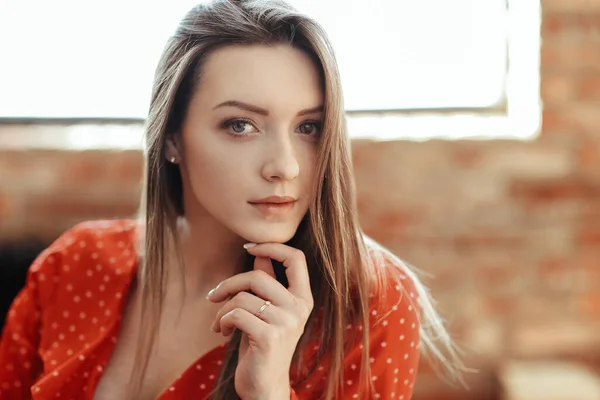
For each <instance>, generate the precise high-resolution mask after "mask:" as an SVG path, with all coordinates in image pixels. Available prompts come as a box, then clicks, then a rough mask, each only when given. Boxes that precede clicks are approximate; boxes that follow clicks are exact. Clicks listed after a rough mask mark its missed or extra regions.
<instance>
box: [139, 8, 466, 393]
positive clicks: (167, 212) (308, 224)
mask: <svg viewBox="0 0 600 400" xmlns="http://www.w3.org/2000/svg"><path fill="white" fill-rule="evenodd" d="M281 43H285V44H288V45H290V46H294V47H296V48H298V49H301V50H303V51H304V52H305V53H306V54H307V55H309V56H310V57H311V58H312V59H313V60H314V62H315V65H316V66H317V67H318V68H319V70H320V73H321V78H322V84H323V91H324V98H325V112H324V114H325V116H324V123H323V135H322V137H321V139H320V143H319V150H318V162H317V167H316V180H315V182H314V185H315V187H314V193H315V194H316V196H315V198H314V201H313V203H312V204H311V206H310V208H309V211H308V213H307V215H306V217H305V218H304V220H303V221H302V223H301V224H300V227H299V228H298V230H297V233H296V235H295V237H294V238H293V239H292V240H291V241H290V243H289V244H290V245H292V246H294V247H297V248H299V249H301V250H302V251H303V252H304V253H305V254H306V259H307V262H308V268H309V271H310V275H311V288H312V291H313V296H314V299H315V307H314V310H315V311H313V313H312V315H311V317H310V318H309V320H308V322H307V325H306V329H305V333H304V335H303V336H302V338H301V339H300V342H299V344H298V347H297V349H296V352H295V354H294V358H293V363H292V368H295V369H296V370H297V371H300V370H302V371H307V368H308V372H307V374H309V373H310V370H311V369H314V367H315V365H316V364H314V365H312V366H306V365H304V364H303V360H301V359H300V355H301V353H302V349H303V348H304V346H305V344H306V343H307V341H308V340H311V339H314V338H317V339H318V340H319V343H320V349H319V351H318V354H317V362H318V361H319V360H321V359H323V358H324V357H326V358H327V360H328V371H329V373H328V377H327V381H326V382H325V391H324V395H323V397H324V398H325V399H334V398H337V397H338V396H339V394H340V393H341V391H342V390H343V385H341V382H342V381H343V359H344V353H345V351H346V350H347V346H348V344H349V343H350V342H351V340H350V338H349V337H348V335H347V329H346V326H347V325H348V324H357V325H362V326H363V327H364V328H363V330H362V331H361V332H362V338H359V339H361V340H362V344H363V353H362V362H361V368H362V370H361V371H362V373H361V374H360V376H361V382H360V388H361V389H362V390H363V391H362V392H361V393H364V396H365V398H370V396H369V391H370V390H371V389H370V383H371V379H370V366H369V351H368V349H369V329H368V327H369V313H368V311H369V293H370V290H371V289H372V288H373V287H374V285H376V286H378V287H385V285H383V284H382V282H381V281H382V280H383V279H390V278H389V274H388V275H386V277H387V278H386V277H384V274H383V269H384V268H383V267H384V265H387V266H388V268H387V269H388V270H390V269H395V270H396V271H397V272H403V273H405V274H409V275H410V277H411V278H413V280H414V282H415V284H416V286H417V291H418V299H419V302H420V309H421V313H422V314H421V338H422V343H423V344H424V346H423V350H426V351H427V350H429V353H430V354H432V355H433V356H434V358H435V359H437V360H438V361H441V364H442V365H443V366H445V367H447V371H449V372H451V373H452V375H454V376H456V375H457V372H458V370H459V369H460V368H461V367H462V364H460V361H459V358H458V356H457V354H456V351H455V347H454V345H453V343H452V341H451V340H450V337H449V336H448V334H447V332H446V330H445V328H444V326H443V324H442V323H441V319H440V318H439V316H438V315H437V313H436V312H435V310H434V308H433V307H432V306H431V300H430V297H429V295H428V293H427V291H426V289H425V288H424V287H423V286H422V285H421V283H420V282H419V280H418V279H417V277H416V276H415V275H414V273H413V271H411V270H410V269H409V268H408V267H407V266H406V265H405V264H403V263H402V262H401V261H400V260H398V259H397V258H396V257H394V256H392V255H391V254H390V253H387V252H386V251H385V249H383V248H380V247H379V246H378V245H377V244H376V243H375V242H374V241H372V240H370V239H369V238H366V237H365V236H364V235H363V233H362V232H361V229H360V226H359V223H358V217H357V206H356V195H355V188H354V178H353V173H352V163H351V157H350V143H349V138H348V135H347V132H346V123H345V115H344V107H343V99H342V90H341V86H340V77H339V73H338V67H337V64H336V60H335V56H334V53H333V50H332V47H331V44H330V42H329V40H328V38H327V35H326V34H325V32H324V31H323V29H322V28H321V26H320V25H319V24H318V23H316V22H315V21H314V20H313V19H311V18H309V17H307V16H305V15H303V14H301V13H299V12H297V11H296V10H294V9H293V8H292V7H290V6H289V5H288V4H286V3H285V2H283V1H279V0H273V1H263V0H251V1H244V0H217V1H214V2H212V3H210V4H199V5H197V6H195V7H193V8H192V9H191V10H190V11H189V12H188V13H187V14H186V15H185V16H184V17H183V19H182V20H181V22H180V23H179V26H178V27H177V29H176V31H175V33H174V34H173V35H172V36H171V37H170V38H169V40H168V42H167V44H166V47H165V49H164V51H163V54H162V57H161V59H160V62H159V65H158V68H157V70H156V74H155V81H154V86H153V91H152V97H151V104H150V110H149V115H148V118H147V121H146V131H145V135H146V136H145V152H146V157H145V176H144V179H145V185H144V189H143V191H142V199H141V208H140V218H141V219H142V222H143V225H145V234H144V235H143V238H142V240H141V242H140V263H141V264H140V268H139V270H138V277H137V278H138V283H139V290H140V294H141V301H142V303H141V304H142V305H141V306H142V313H141V314H142V320H141V332H142V337H141V340H139V341H138V346H137V351H136V355H135V357H136V359H135V363H134V366H135V367H134V371H133V376H132V380H131V384H130V386H129V388H128V389H129V390H128V393H129V394H130V396H129V397H128V398H136V397H137V396H136V394H137V393H138V392H139V389H140V387H141V385H142V381H143V377H144V374H145V372H146V369H147V365H148V361H149V358H150V354H151V350H152V349H153V346H154V343H155V342H156V336H157V325H158V322H159V321H160V316H161V312H162V304H163V296H164V291H165V288H164V282H165V276H166V274H167V273H168V267H167V266H166V254H167V251H168V249H174V248H176V247H172V245H173V244H175V246H176V244H177V243H178V240H179V238H178V234H177V220H178V218H179V217H180V216H182V215H183V205H182V183H181V176H180V174H179V169H178V168H177V166H175V165H172V164H169V163H167V162H166V160H165V141H166V137H167V134H173V133H175V134H176V133H177V132H179V131H180V128H181V124H182V121H183V120H184V118H185V116H186V112H187V106H188V104H189V101H190V97H191V95H192V93H193V92H194V91H195V90H198V86H200V85H201V84H202V83H201V77H202V66H203V63H204V60H206V57H207V55H208V54H209V53H210V52H211V51H213V50H215V49H217V48H220V47H222V46H230V45H245V44H263V45H275V44H281ZM374 254H375V255H376V256H373V255H374ZM385 254H388V255H389V256H390V257H382V255H385ZM377 255H379V257H378V256H377ZM384 259H385V260H387V261H384ZM390 260H392V264H393V265H394V266H395V267H394V268H389V265H390V263H389V261H390ZM251 262H252V260H251V259H248V263H247V265H246V268H247V269H248V270H249V269H251V268H252V263H251ZM318 310H321V311H322V319H321V324H320V325H319V327H318V329H317V327H316V323H315V315H316V311H318ZM240 337H241V335H240V333H239V332H236V334H235V335H234V336H233V337H232V339H231V341H230V343H229V345H228V349H227V352H226V356H225V359H224V360H223V365H222V367H221V371H220V374H219V377H218V379H217V382H216V385H215V389H214V390H213V392H212V393H211V399H214V400H231V399H236V398H239V397H238V396H237V394H236V392H235V388H234V379H233V376H234V373H235V368H236V364H237V349H238V347H239V342H240ZM305 376H306V375H305Z"/></svg>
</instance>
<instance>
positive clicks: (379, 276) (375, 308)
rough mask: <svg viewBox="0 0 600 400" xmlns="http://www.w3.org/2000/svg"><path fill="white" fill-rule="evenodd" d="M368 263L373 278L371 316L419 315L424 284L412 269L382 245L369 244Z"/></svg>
mask: <svg viewBox="0 0 600 400" xmlns="http://www.w3.org/2000/svg"><path fill="white" fill-rule="evenodd" d="M368 253H369V258H368V262H369V263H370V266H369V269H370V271H371V276H372V277H373V280H372V285H371V290H370V295H369V298H370V302H369V303H370V309H371V314H372V315H378V314H380V313H382V312H389V311H396V310H397V309H398V308H399V307H400V305H402V310H403V311H407V312H408V313H410V314H415V315H416V316H418V312H419V310H418V300H419V293H420V292H421V287H422V285H421V283H420V281H419V278H418V277H417V276H416V274H415V273H414V271H413V270H412V269H411V267H410V266H409V265H408V264H407V263H405V262H404V261H402V260H401V259H400V258H399V257H397V256H396V255H394V254H393V253H391V252H390V251H388V250H387V249H385V248H383V247H382V246H380V245H373V244H370V246H369V249H368Z"/></svg>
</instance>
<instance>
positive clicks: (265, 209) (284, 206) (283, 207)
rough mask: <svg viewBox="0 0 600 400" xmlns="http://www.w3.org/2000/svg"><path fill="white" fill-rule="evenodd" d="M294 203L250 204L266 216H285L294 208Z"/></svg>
mask: <svg viewBox="0 0 600 400" xmlns="http://www.w3.org/2000/svg"><path fill="white" fill-rule="evenodd" d="M294 203H296V202H295V201H288V202H287V203H250V204H252V205H253V206H254V207H255V208H256V209H258V210H259V211H260V212H261V213H263V214H264V215H267V216H272V215H274V216H276V215H285V214H287V213H288V212H290V211H291V210H292V209H293V208H294Z"/></svg>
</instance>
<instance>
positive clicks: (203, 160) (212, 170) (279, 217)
mask: <svg viewBox="0 0 600 400" xmlns="http://www.w3.org/2000/svg"><path fill="white" fill-rule="evenodd" d="M322 119H323V92H322V86H321V82H320V78H319V73H318V70H317V68H316V66H315V65H314V64H313V62H312V60H311V59H310V58H309V57H308V56H307V55H306V54H305V53H303V52H302V51H300V50H298V49H295V48H292V47H290V46H287V45H278V46H266V45H252V46H227V47H224V48H221V49H219V50H216V51H214V52H212V53H211V54H210V55H209V57H208V58H207V60H206V62H205V64H204V66H203V69H202V76H201V82H200V83H199V85H198V88H197V91H196V93H195V94H194V96H193V97H192V99H191V102H190V104H189V109H188V112H187V116H186V119H185V121H184V122H183V128H182V132H181V136H180V140H179V143H178V146H177V147H178V151H179V155H180V156H182V157H181V173H182V178H183V191H184V205H185V207H186V215H188V214H190V213H191V214H193V217H192V219H195V220H196V219H199V220H200V221H201V222H200V223H201V224H203V225H207V226H208V227H216V226H219V227H224V228H226V229H227V230H228V231H231V232H233V233H235V234H236V235H237V236H240V237H242V238H243V239H244V240H248V241H251V242H257V243H261V242H280V243H283V242H286V241H288V240H289V239H291V238H292V237H293V236H294V234H295V232H296V229H297V228H298V225H299V224H300V222H301V220H302V218H303V217H304V215H305V214H306V212H307V210H308V207H309V205H310V203H311V200H312V197H313V193H311V188H312V184H313V179H314V171H315V165H316V155H317V146H318V143H319V137H320V135H321V125H322ZM168 154H169V153H168V152H167V157H168ZM269 196H289V197H292V198H294V199H296V201H295V202H293V203H292V205H291V206H286V207H281V206H280V207H278V208H274V207H271V206H268V205H262V206H261V205H256V204H255V202H257V201H259V200H261V199H264V198H267V197H269Z"/></svg>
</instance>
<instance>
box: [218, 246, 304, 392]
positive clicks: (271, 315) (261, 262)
mask: <svg viewBox="0 0 600 400" xmlns="http://www.w3.org/2000/svg"><path fill="white" fill-rule="evenodd" d="M244 247H246V249H247V251H248V252H249V253H250V254H252V255H254V256H256V259H255V262H254V270H253V271H250V272H246V273H242V274H238V275H235V276H233V277H231V278H229V279H226V280H224V281H223V282H221V283H220V284H219V285H218V286H217V287H216V288H214V289H213V290H211V291H210V292H209V294H208V296H207V298H208V299H209V300H210V301H212V302H214V303H219V302H222V301H225V300H228V299H229V301H227V303H225V304H224V305H223V307H222V308H221V310H220V311H219V312H218V313H217V317H216V319H215V322H214V324H213V326H212V328H211V329H213V330H214V331H215V332H219V331H220V332H221V333H222V334H223V335H225V336H228V335H230V334H231V333H232V332H233V330H234V328H237V329H240V330H241V331H242V332H243V335H242V341H241V343H240V349H239V358H238V365H237V369H236V371H235V389H236V392H237V394H238V396H240V397H241V398H242V399H243V400H271V399H272V400H283V399H289V398H290V383H289V370H290V364H291V361H292V357H293V355H294V351H295V350H296V346H297V345H298V340H299V339H300V336H302V333H303V332H304V326H305V325H306V321H307V320H308V317H309V315H310V313H311V311H312V309H313V306H314V303H313V297H312V292H311V289H310V281H309V276H308V268H307V266H306V258H305V257H304V253H302V252H301V251H300V250H298V249H295V248H293V247H290V246H286V245H284V244H281V243H262V244H253V243H252V244H247V245H245V246H244ZM270 259H274V260H277V261H280V262H282V263H283V265H284V267H285V268H286V275H287V278H288V281H289V288H288V289H286V288H285V287H284V286H283V285H282V284H281V283H279V282H278V281H277V280H276V279H275V273H274V271H273V265H272V264H271V260H270ZM248 291H251V292H252V294H251V293H248ZM267 302H270V303H267Z"/></svg>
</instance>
